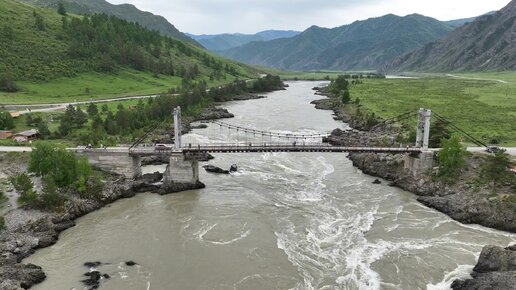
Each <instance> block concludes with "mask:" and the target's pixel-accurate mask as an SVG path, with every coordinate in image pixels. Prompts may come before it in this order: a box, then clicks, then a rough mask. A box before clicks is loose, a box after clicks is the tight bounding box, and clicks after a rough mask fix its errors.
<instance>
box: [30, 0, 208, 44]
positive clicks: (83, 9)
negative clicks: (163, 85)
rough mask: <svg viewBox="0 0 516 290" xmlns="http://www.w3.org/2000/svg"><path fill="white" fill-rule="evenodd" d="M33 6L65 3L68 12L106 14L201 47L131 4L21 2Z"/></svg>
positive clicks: (81, 0)
mask: <svg viewBox="0 0 516 290" xmlns="http://www.w3.org/2000/svg"><path fill="white" fill-rule="evenodd" d="M21 1H22V2H26V3H28V4H31V5H36V6H40V7H45V8H57V6H58V4H59V3H63V4H64V6H65V8H66V10H67V11H69V12H71V13H76V14H94V13H105V14H108V15H113V16H116V17H118V18H121V19H124V20H127V21H132V22H137V23H139V24H140V25H142V26H144V27H146V28H148V29H151V30H158V31H159V32H161V33H162V34H163V35H166V36H172V37H175V38H177V39H180V40H184V41H187V42H189V43H193V44H195V45H197V46H200V45H199V44H198V43H197V42H196V41H195V40H193V39H192V38H190V37H188V36H187V35H185V34H184V33H182V32H180V31H179V30H178V29H177V28H176V27H175V26H174V25H172V24H171V23H170V22H168V21H167V19H165V18H164V17H163V16H159V15H154V14H152V13H150V12H145V11H141V10H139V9H138V8H136V7H135V6H134V5H131V4H120V5H113V4H111V3H109V2H107V1H105V0H21Z"/></svg>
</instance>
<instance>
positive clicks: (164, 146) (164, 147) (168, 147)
mask: <svg viewBox="0 0 516 290" xmlns="http://www.w3.org/2000/svg"><path fill="white" fill-rule="evenodd" d="M154 150H158V151H166V150H172V145H169V144H155V145H154Z"/></svg>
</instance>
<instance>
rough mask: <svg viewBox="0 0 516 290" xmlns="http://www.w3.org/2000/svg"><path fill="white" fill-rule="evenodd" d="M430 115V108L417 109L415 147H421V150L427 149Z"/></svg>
mask: <svg viewBox="0 0 516 290" xmlns="http://www.w3.org/2000/svg"><path fill="white" fill-rule="evenodd" d="M431 117H432V111H431V110H429V109H423V108H421V109H419V112H418V118H417V128H416V147H419V148H422V149H423V150H428V143H429V139H430V119H431Z"/></svg>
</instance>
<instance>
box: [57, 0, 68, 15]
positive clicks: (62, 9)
mask: <svg viewBox="0 0 516 290" xmlns="http://www.w3.org/2000/svg"><path fill="white" fill-rule="evenodd" d="M57 13H59V14H61V15H63V16H66V8H65V7H64V4H63V3H62V2H59V3H58V4H57Z"/></svg>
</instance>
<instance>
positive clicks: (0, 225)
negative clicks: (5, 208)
mask: <svg viewBox="0 0 516 290" xmlns="http://www.w3.org/2000/svg"><path fill="white" fill-rule="evenodd" d="M3 229H5V219H4V217H3V216H0V231H1V230H3Z"/></svg>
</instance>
